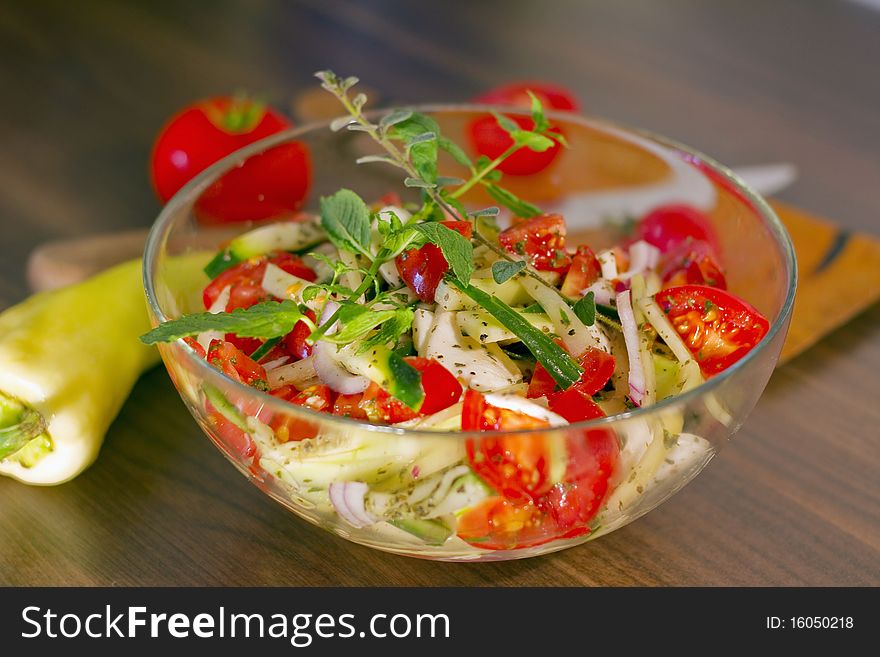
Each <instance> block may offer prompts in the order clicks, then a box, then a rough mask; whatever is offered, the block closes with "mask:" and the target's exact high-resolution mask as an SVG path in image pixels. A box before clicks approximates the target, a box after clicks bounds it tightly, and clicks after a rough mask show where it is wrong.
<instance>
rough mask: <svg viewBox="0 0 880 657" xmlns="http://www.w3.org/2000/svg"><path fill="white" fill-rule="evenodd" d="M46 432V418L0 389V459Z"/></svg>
mask: <svg viewBox="0 0 880 657" xmlns="http://www.w3.org/2000/svg"><path fill="white" fill-rule="evenodd" d="M45 432H46V419H45V418H44V417H43V415H42V414H41V413H39V412H38V411H36V410H34V409H33V408H31V407H30V406H28V405H27V404H25V403H24V402H22V401H20V400H18V399H16V398H15V397H12V396H11V395H7V394H6V393H4V392H2V391H0V460H2V459H5V458H6V457H7V456H11V455H12V454H15V453H16V452H17V451H18V450H20V449H22V448H23V447H24V446H25V445H27V444H28V443H29V442H30V441H31V440H33V439H34V438H36V437H37V436H39V435H40V434H43V433H45Z"/></svg>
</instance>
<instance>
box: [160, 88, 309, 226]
mask: <svg viewBox="0 0 880 657" xmlns="http://www.w3.org/2000/svg"><path fill="white" fill-rule="evenodd" d="M291 126H292V124H291V123H290V121H288V120H287V118H285V117H284V116H283V115H282V114H280V113H279V112H277V111H275V110H274V109H272V108H270V107H266V106H263V105H260V104H259V103H255V102H253V101H250V100H248V99H242V98H230V97H226V96H223V97H216V98H210V99H207V100H203V101H200V102H197V103H194V104H192V105H189V106H187V107H185V108H184V109H182V110H181V111H180V112H179V113H177V114H176V115H174V116H173V117H172V118H171V119H170V120H169V121H168V123H166V124H165V126H164V127H163V128H162V130H161V131H160V132H159V135H158V137H157V138H156V141H155V143H154V145H153V150H152V153H151V156H150V173H151V181H152V183H153V188H154V189H155V191H156V195H157V196H158V197H159V199H160V200H161V201H162V202H163V203H165V202H167V201H168V199H170V198H171V197H172V196H173V195H174V194H175V193H176V192H177V191H178V190H179V189H180V188H181V187H182V186H183V185H184V184H186V183H187V182H189V180H191V179H192V178H193V177H194V176H195V175H196V174H198V173H200V172H202V171H203V170H204V169H206V168H207V167H208V166H210V165H211V164H214V163H215V162H217V161H218V160H220V159H222V158H223V157H225V156H227V155H229V154H230V153H232V152H234V151H236V150H238V149H240V148H242V147H244V146H247V145H248V144H251V143H253V142H255V141H258V140H260V139H263V138H264V137H268V136H269V135H273V134H275V133H277V132H280V131H282V130H285V129H287V128H289V127H291ZM310 184H311V163H310V159H309V153H308V150H307V148H306V147H305V145H304V144H301V143H297V142H293V143H288V144H281V145H279V146H276V147H274V148H272V149H269V150H267V151H265V152H264V153H261V154H259V155H256V156H254V157H252V158H249V159H248V160H247V162H245V163H244V165H243V166H241V167H237V168H234V169H232V170H230V171H228V172H227V173H226V174H224V175H223V176H222V177H221V178H220V179H219V180H217V181H216V182H215V183H214V184H213V185H211V187H209V188H208V189H207V190H206V191H205V192H204V194H203V195H202V197H201V198H200V199H199V200H198V201H197V203H196V208H195V209H196V214H197V216H198V217H199V219H200V220H201V221H203V222H205V223H226V222H236V221H250V220H254V221H258V220H261V219H268V218H271V217H277V216H279V215H281V214H285V213H290V212H295V211H296V210H298V209H299V208H300V206H301V205H302V202H303V200H304V199H305V197H306V195H307V193H308V189H309V186H310Z"/></svg>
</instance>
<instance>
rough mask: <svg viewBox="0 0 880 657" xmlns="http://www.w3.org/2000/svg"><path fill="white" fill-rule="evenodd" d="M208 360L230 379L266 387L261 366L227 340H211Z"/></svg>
mask: <svg viewBox="0 0 880 657" xmlns="http://www.w3.org/2000/svg"><path fill="white" fill-rule="evenodd" d="M208 362H209V363H210V364H211V365H213V366H214V367H216V368H217V369H218V370H220V371H221V372H223V373H224V374H225V375H226V376H228V377H229V378H231V379H235V380H236V381H239V382H240V383H244V384H245V385H248V386H252V387H254V388H258V389H260V390H267V389H268V384H267V383H266V370H265V369H263V366H262V365H260V364H259V363H257V362H256V361H255V360H253V359H252V358H250V357H249V356H248V355H247V354H245V353H244V352H242V351H241V350H240V349H239V348H238V347H236V346H235V345H234V344H232V343H231V342H229V341H226V340H212V341H211V344H210V346H209V347H208Z"/></svg>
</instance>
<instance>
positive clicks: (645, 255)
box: [618, 240, 660, 280]
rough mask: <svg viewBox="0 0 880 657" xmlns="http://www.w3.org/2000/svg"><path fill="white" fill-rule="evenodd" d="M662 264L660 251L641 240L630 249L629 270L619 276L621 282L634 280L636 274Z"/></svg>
mask: <svg viewBox="0 0 880 657" xmlns="http://www.w3.org/2000/svg"><path fill="white" fill-rule="evenodd" d="M658 262H660V249H658V248H657V247H656V246H654V245H653V244H649V243H648V242H646V241H644V240H639V241H638V242H635V243H633V244H632V246H630V247H629V270H628V271H627V272H625V273H623V274H620V275H619V276H618V278H619V279H621V280H627V279H629V278H632V277H633V276H635V275H636V274H641V273H644V272H645V271H647V270H649V269H654V268H655V267H656V266H657V263H658Z"/></svg>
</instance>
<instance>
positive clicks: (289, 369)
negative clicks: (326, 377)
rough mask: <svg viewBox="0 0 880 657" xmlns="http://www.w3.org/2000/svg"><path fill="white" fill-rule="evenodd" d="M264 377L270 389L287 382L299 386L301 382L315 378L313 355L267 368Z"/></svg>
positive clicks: (284, 384)
mask: <svg viewBox="0 0 880 657" xmlns="http://www.w3.org/2000/svg"><path fill="white" fill-rule="evenodd" d="M266 378H267V379H268V380H267V383H268V384H269V387H270V388H272V389H275V388H280V387H281V386H286V385H288V384H292V385H294V386H296V387H297V388H300V386H301V385H302V384H303V383H305V382H306V381H308V380H309V379H313V378H315V357H314V356H309V357H308V358H303V359H302V360H298V361H296V362H295V363H290V364H289V365H283V366H282V367H276V368H275V369H271V370H270V369H267V370H266Z"/></svg>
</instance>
